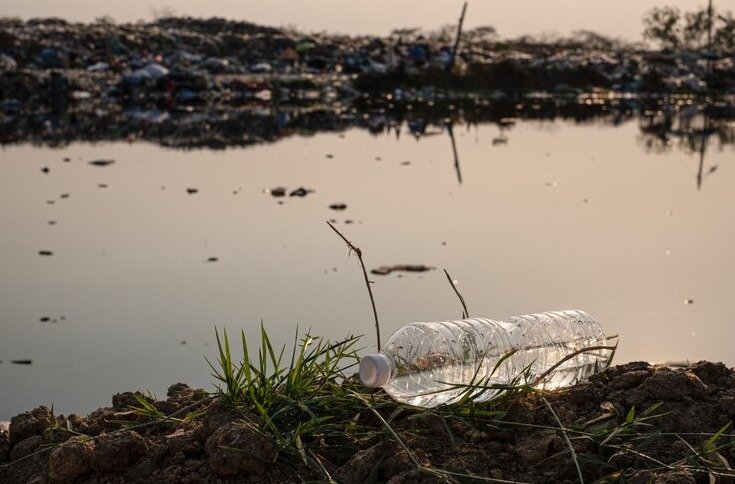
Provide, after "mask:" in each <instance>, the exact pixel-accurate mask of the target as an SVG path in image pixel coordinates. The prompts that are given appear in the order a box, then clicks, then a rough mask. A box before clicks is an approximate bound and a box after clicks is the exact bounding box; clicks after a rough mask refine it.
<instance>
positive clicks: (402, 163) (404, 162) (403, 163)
mask: <svg viewBox="0 0 735 484" xmlns="http://www.w3.org/2000/svg"><path fill="white" fill-rule="evenodd" d="M410 164H411V162H410V161H402V162H401V166H408V165H410Z"/></svg>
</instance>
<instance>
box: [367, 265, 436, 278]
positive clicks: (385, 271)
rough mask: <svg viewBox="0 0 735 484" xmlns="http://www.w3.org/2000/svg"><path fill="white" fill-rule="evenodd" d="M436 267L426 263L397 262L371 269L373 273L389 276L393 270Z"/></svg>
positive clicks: (414, 270)
mask: <svg viewBox="0 0 735 484" xmlns="http://www.w3.org/2000/svg"><path fill="white" fill-rule="evenodd" d="M434 269H436V267H432V266H427V265H424V264H395V265H392V266H380V267H378V268H377V269H373V270H371V271H370V273H371V274H375V275H378V276H387V275H388V274H390V273H391V272H426V271H433V270H434Z"/></svg>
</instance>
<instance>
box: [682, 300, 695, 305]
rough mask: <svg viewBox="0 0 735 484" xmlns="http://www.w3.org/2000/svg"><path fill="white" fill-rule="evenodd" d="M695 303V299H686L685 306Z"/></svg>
mask: <svg viewBox="0 0 735 484" xmlns="http://www.w3.org/2000/svg"><path fill="white" fill-rule="evenodd" d="M692 304H694V299H684V306H690V305H692Z"/></svg>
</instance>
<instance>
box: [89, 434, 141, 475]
mask: <svg viewBox="0 0 735 484" xmlns="http://www.w3.org/2000/svg"><path fill="white" fill-rule="evenodd" d="M147 452H148V443H147V442H146V439H144V438H143V437H141V436H140V435H139V434H138V433H136V432H133V431H132V430H123V431H121V432H116V433H114V434H102V435H100V437H99V439H98V440H97V443H96V444H95V446H94V451H93V452H92V458H91V463H92V467H93V468H94V469H95V470H97V471H99V472H104V473H115V472H121V471H123V470H124V469H125V468H126V467H128V466H129V465H131V464H133V463H134V462H136V461H137V460H138V459H140V458H141V457H143V456H145V455H146V453H147Z"/></svg>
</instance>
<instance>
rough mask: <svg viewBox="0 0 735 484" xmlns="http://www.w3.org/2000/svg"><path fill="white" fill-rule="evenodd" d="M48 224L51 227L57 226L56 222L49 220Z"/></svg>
mask: <svg viewBox="0 0 735 484" xmlns="http://www.w3.org/2000/svg"><path fill="white" fill-rule="evenodd" d="M48 224H49V225H56V220H49V221H48Z"/></svg>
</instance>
